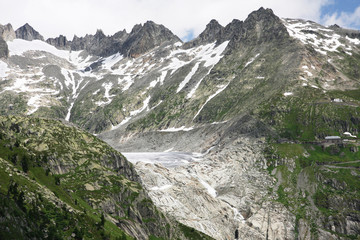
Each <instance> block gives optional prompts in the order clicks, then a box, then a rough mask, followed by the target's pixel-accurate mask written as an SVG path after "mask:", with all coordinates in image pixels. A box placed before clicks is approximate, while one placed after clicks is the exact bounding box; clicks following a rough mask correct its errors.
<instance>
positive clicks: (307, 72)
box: [304, 70, 313, 77]
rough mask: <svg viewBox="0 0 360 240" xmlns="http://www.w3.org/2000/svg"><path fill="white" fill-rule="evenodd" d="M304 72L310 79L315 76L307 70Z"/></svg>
mask: <svg viewBox="0 0 360 240" xmlns="http://www.w3.org/2000/svg"><path fill="white" fill-rule="evenodd" d="M304 72H305V73H306V74H307V75H308V76H309V77H312V76H313V74H312V73H311V72H309V71H307V70H305V71H304Z"/></svg>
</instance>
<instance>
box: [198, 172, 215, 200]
mask: <svg viewBox="0 0 360 240" xmlns="http://www.w3.org/2000/svg"><path fill="white" fill-rule="evenodd" d="M197 179H198V180H199V182H200V183H201V184H202V185H203V186H204V187H205V188H206V190H207V192H208V193H209V195H210V196H212V197H213V198H216V196H217V192H216V190H215V188H213V187H212V186H210V185H209V184H208V183H207V182H205V181H204V180H202V179H201V178H199V177H198V178H197Z"/></svg>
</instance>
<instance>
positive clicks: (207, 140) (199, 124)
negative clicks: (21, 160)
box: [0, 8, 360, 239]
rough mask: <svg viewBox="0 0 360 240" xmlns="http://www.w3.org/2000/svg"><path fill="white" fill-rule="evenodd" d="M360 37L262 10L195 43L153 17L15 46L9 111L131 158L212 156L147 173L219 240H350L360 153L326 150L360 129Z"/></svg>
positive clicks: (7, 62)
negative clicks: (111, 30) (332, 138)
mask: <svg viewBox="0 0 360 240" xmlns="http://www.w3.org/2000/svg"><path fill="white" fill-rule="evenodd" d="M359 36H360V34H359V31H356V30H348V29H343V28H340V27H338V26H331V27H325V26H321V25H319V24H317V23H314V22H311V21H305V20H300V19H280V18H278V17H277V16H276V15H274V14H273V12H272V11H271V10H270V9H263V8H260V9H259V10H258V11H255V12H252V13H251V14H250V15H249V16H248V18H247V19H245V20H244V21H239V20H233V21H232V22H231V23H229V24H228V25H227V26H225V27H223V26H221V25H220V24H219V23H218V22H216V20H212V21H211V22H210V23H209V24H208V25H207V26H206V29H205V30H204V32H203V33H201V34H200V35H199V37H197V38H196V39H194V40H192V41H190V42H187V43H182V42H181V41H180V40H179V38H177V37H176V36H175V35H173V34H172V33H171V32H170V31H169V30H168V29H166V28H165V27H164V26H162V25H157V24H155V23H153V22H151V21H149V22H147V23H145V24H144V25H136V26H135V27H134V28H133V29H132V31H131V32H130V33H127V32H126V31H119V32H118V33H116V34H114V35H113V36H106V35H105V34H104V33H103V32H102V31H101V30H99V31H97V33H96V34H95V35H86V36H85V37H76V36H75V37H74V39H73V40H72V41H68V40H66V39H65V38H64V37H59V38H56V39H48V40H47V42H48V43H50V44H51V45H49V44H47V43H45V42H44V41H40V40H34V41H25V40H22V39H15V40H10V39H9V40H7V42H6V45H7V46H8V53H7V51H6V47H4V48H3V49H5V50H3V51H2V52H3V56H4V58H3V59H2V60H1V61H0V78H1V81H0V99H1V101H2V104H1V105H0V112H1V114H20V115H32V116H38V117H51V118H58V119H65V120H66V121H69V122H72V123H74V124H76V125H78V126H79V127H81V128H83V129H85V130H87V131H89V132H92V133H95V134H98V136H99V137H100V138H102V139H103V140H105V141H106V142H108V143H109V144H110V145H111V146H113V147H114V148H116V149H117V150H120V151H138V152H139V151H187V152H200V153H202V154H205V156H204V160H203V161H202V162H197V163H196V164H195V163H193V164H192V165H189V166H183V167H181V168H179V169H169V170H166V169H164V168H162V167H159V166H152V165H144V164H140V163H139V164H137V165H136V169H137V171H138V173H139V174H140V177H141V181H142V182H143V183H144V184H145V186H146V187H147V189H148V190H150V196H151V197H152V199H153V201H154V202H155V203H156V204H158V206H159V207H160V208H162V209H163V210H165V211H168V212H171V214H172V215H173V216H175V217H176V218H177V219H179V220H180V221H181V222H183V223H185V224H188V225H190V226H193V227H196V228H197V229H199V230H201V231H204V232H206V233H207V234H209V235H211V236H213V237H215V238H217V239H226V238H229V237H231V236H232V235H233V234H234V231H235V230H236V229H237V230H238V233H239V234H240V236H242V237H243V238H247V236H249V237H250V236H253V238H254V239H263V238H268V239H276V238H283V239H285V238H304V239H307V238H320V239H321V238H328V237H330V238H334V239H335V238H340V237H342V238H352V237H354V236H356V235H357V234H358V231H359V226H358V223H359V221H358V220H356V219H358V216H359V209H358V203H357V201H356V199H357V198H358V193H359V192H358V188H356V185H358V183H359V179H358V177H357V176H358V170H357V162H356V157H357V152H356V151H355V150H356V144H357V143H356V142H355V143H352V145H346V146H345V147H344V145H340V146H338V147H332V146H326V147H324V148H323V149H321V148H320V149H319V142H320V141H322V140H323V139H324V137H325V136H328V135H338V136H343V137H344V136H345V135H344V134H343V133H344V132H349V133H351V134H354V135H356V134H358V132H359V122H360V121H359V104H360V102H359V101H360V99H359V97H358V95H359V94H358V93H359V90H358V89H359V80H360V75H359V66H360V57H359V56H360V53H359V49H360V48H359V46H360V39H359ZM6 45H3V46H6ZM52 45H53V46H52ZM56 47H57V48H56ZM0 49H1V48H0ZM70 50H71V51H70ZM7 56H8V57H7ZM6 57H7V58H6ZM239 141H240V142H242V144H239V145H238V144H237V142H239ZM332 148H335V150H334V149H332ZM294 149H295V150H296V149H298V151H293V150H294ZM299 149H300V150H299ZM351 149H352V150H351ZM246 155H249V156H251V157H249V158H246V159H247V160H246V161H244V159H245V157H246ZM325 159H328V161H325ZM329 159H330V160H329ZM342 162H344V163H342ZM339 163H340V164H346V166H345V167H346V168H341V167H342V166H338V165H337V164H339ZM339 167H340V168H339ZM149 169H151V171H150V170H149ZM309 171H310V172H309ZM227 174H228V175H227ZM341 174H346V175H347V176H350V175H351V177H348V178H343V177H341ZM208 176H212V177H211V178H210V177H208ZM229 176H232V177H229ZM254 176H257V177H256V179H261V180H259V182H256V181H254V179H255V177H254ZM203 178H204V179H205V180H203V181H205V183H207V184H208V185H210V186H211V187H212V188H213V189H215V191H216V192H217V193H218V194H216V196H215V197H214V196H212V195H211V194H208V193H209V192H208V191H207V188H206V187H205V186H207V187H208V185H206V184H205V185H204V184H203V181H201V180H199V179H203ZM214 179H223V180H221V181H220V180H219V182H215V181H214ZM242 182H244V183H245V184H244V185H245V187H239V186H238V185H240V184H239V183H242ZM181 183H182V184H181ZM329 183H332V184H331V187H328V186H327V184H329ZM309 185H310V186H312V187H311V188H310V187H308V186H309ZM164 186H166V188H165V189H164V188H163V187H164ZM168 186H171V187H168ZM188 186H191V187H188ZM229 186H234V187H229ZM152 189H154V190H152ZM159 189H160V190H159ZM158 190H159V191H160V192H159V193H157V191H158ZM187 192H191V194H190V195H191V196H192V198H189V197H188V195H186V193H187ZM210 192H212V193H213V192H214V191H213V190H211V191H210ZM350 192H351V194H350V195H349V197H347V198H344V197H343V196H344V195H346V194H349V193H350ZM160 193H161V194H160ZM180 193H182V194H180ZM162 194H164V195H162ZM193 198H195V199H196V200H197V202H196V204H194V201H192V200H191V199H193ZM239 199H242V200H239ZM324 199H330V200H328V201H325V200H324ZM174 202H176V203H179V204H173V203H174ZM340 202H342V203H344V205H341V204H339V203H340ZM166 203H171V204H170V205H169V206H167V204H166ZM176 206H181V207H176ZM194 206H196V207H194ZM246 206H251V207H249V208H246ZM340 208H345V209H346V211H345V212H343V213H342V212H341V211H340ZM234 209H236V210H237V211H238V212H240V213H241V215H243V217H244V220H242V219H241V217H239V216H240V214H234V211H235V210H234ZM216 213H220V214H218V215H217V214H216ZM187 216H192V217H191V219H190V218H186V217H187ZM225 216H226V217H225ZM251 216H252V217H251ZM194 219H195V220H194ZM239 219H240V220H239ZM329 222H330V223H331V224H329Z"/></svg>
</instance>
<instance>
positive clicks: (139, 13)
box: [0, 0, 331, 39]
mask: <svg viewBox="0 0 360 240" xmlns="http://www.w3.org/2000/svg"><path fill="white" fill-rule="evenodd" d="M330 1H331V0H292V1H289V0H252V1H248V0H102V1H99V0H62V1H58V0H0V7H1V9H6V11H2V13H1V15H0V23H2V24H6V23H8V22H10V23H12V24H13V26H14V28H18V27H20V26H21V25H23V24H25V23H26V22H28V23H29V24H30V25H32V26H33V27H34V28H35V29H36V30H38V31H39V32H40V33H41V34H42V35H44V37H45V38H48V37H56V36H58V35H59V34H64V35H66V36H67V37H68V38H70V39H72V37H73V35H74V34H76V35H78V36H83V35H85V34H87V33H90V34H94V33H95V32H96V29H103V31H104V32H105V34H108V35H111V34H114V33H115V32H117V31H119V30H122V29H124V28H125V29H126V30H127V31H130V30H131V29H132V27H133V26H134V25H135V24H137V23H144V22H145V21H146V20H153V21H154V22H156V23H159V24H163V25H165V26H166V27H167V28H169V29H170V30H172V31H173V32H174V33H175V34H177V35H178V36H179V37H181V38H184V37H185V36H187V35H188V34H189V32H193V33H194V35H195V36H197V35H198V34H199V33H200V32H201V31H203V30H204V28H205V26H206V24H207V23H208V22H209V21H210V20H211V19H217V20H218V21H219V22H220V24H222V25H226V24H228V23H229V22H231V21H232V19H234V18H236V19H240V20H244V19H245V18H246V17H247V16H248V14H249V13H250V12H252V11H254V10H257V9H258V8H260V7H261V6H263V7H265V8H272V9H273V11H274V12H275V14H277V15H278V16H281V17H290V18H304V19H310V20H314V21H319V20H320V16H321V7H322V6H324V5H326V4H329V2H330Z"/></svg>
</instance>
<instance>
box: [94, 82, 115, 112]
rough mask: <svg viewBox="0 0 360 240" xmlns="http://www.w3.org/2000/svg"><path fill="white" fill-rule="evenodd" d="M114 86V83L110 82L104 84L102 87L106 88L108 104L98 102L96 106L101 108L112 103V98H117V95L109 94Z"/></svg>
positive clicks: (105, 96)
mask: <svg viewBox="0 0 360 240" xmlns="http://www.w3.org/2000/svg"><path fill="white" fill-rule="evenodd" d="M112 86H113V83H112V82H110V83H103V84H102V87H104V88H105V93H104V98H107V101H106V102H104V101H98V102H96V103H95V104H96V105H98V106H101V105H106V104H109V103H111V101H112V98H113V97H115V95H110V94H109V92H110V90H111V88H112Z"/></svg>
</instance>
